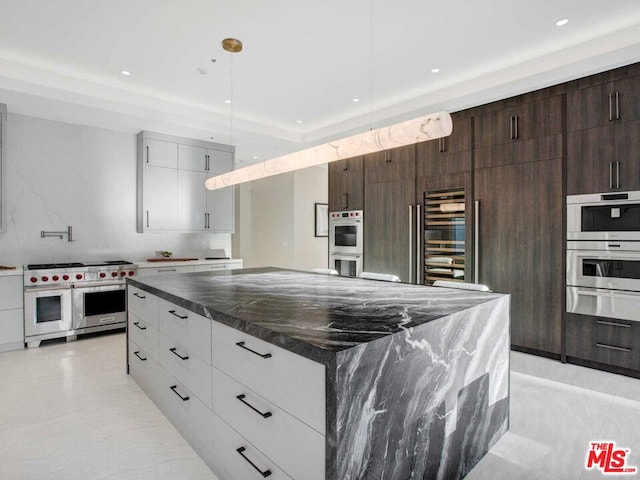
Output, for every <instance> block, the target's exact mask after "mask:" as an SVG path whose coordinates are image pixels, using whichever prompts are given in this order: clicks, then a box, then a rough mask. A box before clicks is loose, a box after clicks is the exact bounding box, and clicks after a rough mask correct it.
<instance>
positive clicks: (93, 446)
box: [0, 333, 640, 480]
mask: <svg viewBox="0 0 640 480" xmlns="http://www.w3.org/2000/svg"><path fill="white" fill-rule="evenodd" d="M124 352H125V337H124V335H123V334H121V333H116V334H110V335H103V336H97V337H85V338H81V339H80V340H79V341H77V342H73V343H68V344H67V343H64V342H57V343H43V346H42V347H41V348H39V349H32V350H22V351H18V352H9V353H3V354H0V382H1V383H0V385H1V388H0V479H2V480H14V479H15V480H32V479H33V480H35V479H37V480H49V479H51V480H53V479H65V480H90V479H91V480H93V479H98V480H103V479H118V480H121V479H122V480H129V479H130V480H134V479H135V480H145V479H153V480H164V479H167V480H182V479H189V480H199V479H203V480H204V479H207V480H216V477H215V476H214V475H213V474H212V473H211V472H210V471H209V470H208V468H207V467H206V465H205V464H204V463H203V462H202V461H201V460H200V458H199V457H198V456H197V455H196V454H195V453H194V452H193V451H192V450H191V449H190V448H189V446H188V445H187V444H186V442H185V441H184V440H183V439H182V437H181V436H180V435H179V434H178V433H177V432H176V431H175V429H174V428H173V427H172V426H171V424H170V423H169V422H168V421H167V420H166V419H165V418H164V416H163V415H162V414H161V413H160V412H159V411H158V409H157V408H156V407H155V406H154V405H153V403H152V402H151V401H150V400H149V399H148V398H147V396H146V395H145V394H144V393H143V392H142V390H140V389H139V388H138V386H137V385H136V383H135V382H134V381H133V380H132V379H131V378H130V377H129V376H128V375H125V374H124V369H125V362H124V359H125V353H124ZM593 440H613V441H615V442H616V443H617V444H618V445H619V446H623V447H627V448H630V449H631V453H630V454H629V462H628V464H630V465H634V466H638V467H640V380H636V379H631V378H627V377H622V376H619V375H613V374H608V373H604V372H598V371H596V370H590V369H587V368H582V367H578V366H574V365H562V364H561V363H559V362H555V361H552V360H547V359H544V358H539V357H534V356H530V355H525V354H521V353H512V358H511V428H510V431H509V432H508V433H507V434H506V435H505V436H504V437H503V438H502V439H501V440H500V441H499V442H498V443H497V444H496V445H495V446H494V447H493V448H492V449H491V451H490V452H489V454H488V455H487V456H486V457H485V458H484V459H483V460H482V461H481V462H480V463H479V464H478V465H477V466H476V468H475V469H474V470H473V471H472V472H471V473H470V474H469V475H468V476H467V479H469V480H485V479H486V480H489V479H491V480H499V479H509V480H518V479H522V480H525V479H526V480H534V479H535V480H555V479H558V480H569V479H576V480H581V479H591V478H611V477H604V476H603V475H602V474H600V473H599V472H596V471H587V470H585V468H584V463H585V458H586V452H587V448H588V444H589V442H590V441H593ZM622 478H640V475H636V476H633V475H632V476H624V477H622ZM239 480H245V479H239Z"/></svg>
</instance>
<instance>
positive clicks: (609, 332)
mask: <svg viewBox="0 0 640 480" xmlns="http://www.w3.org/2000/svg"><path fill="white" fill-rule="evenodd" d="M565 335H566V354H567V356H569V357H573V358H576V359H581V360H587V361H590V362H597V363H600V364H605V365H612V366H615V367H622V368H625V369H630V370H638V371H640V324H638V322H631V321H628V320H618V319H612V318H604V317H594V316H590V315H578V314H574V313H568V314H567V317H566V332H565Z"/></svg>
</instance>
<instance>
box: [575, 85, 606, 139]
mask: <svg viewBox="0 0 640 480" xmlns="http://www.w3.org/2000/svg"><path fill="white" fill-rule="evenodd" d="M613 92H614V86H613V83H603V84H601V85H596V86H593V87H589V88H583V89H580V90H575V91H573V92H569V93H567V130H568V131H569V132H571V131H575V130H584V129H585V128H592V127H600V126H604V125H607V124H609V123H610V122H611V121H612V120H613V116H614V104H613V99H612V98H611V97H610V95H611V94H613Z"/></svg>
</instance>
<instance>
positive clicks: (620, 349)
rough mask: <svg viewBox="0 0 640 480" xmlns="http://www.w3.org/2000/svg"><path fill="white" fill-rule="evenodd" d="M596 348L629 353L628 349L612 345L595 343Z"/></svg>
mask: <svg viewBox="0 0 640 480" xmlns="http://www.w3.org/2000/svg"><path fill="white" fill-rule="evenodd" d="M596 347H600V348H608V349H609V350H617V351H619V352H630V351H631V349H630V348H624V347H614V346H613V345H606V344H604V343H596Z"/></svg>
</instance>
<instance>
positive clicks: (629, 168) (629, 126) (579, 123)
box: [567, 75, 640, 195]
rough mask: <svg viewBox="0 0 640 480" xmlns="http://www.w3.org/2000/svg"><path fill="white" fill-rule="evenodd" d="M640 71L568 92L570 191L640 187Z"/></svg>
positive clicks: (570, 193) (572, 193) (573, 192)
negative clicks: (639, 74)
mask: <svg viewBox="0 0 640 480" xmlns="http://www.w3.org/2000/svg"><path fill="white" fill-rule="evenodd" d="M638 92H640V76H637V75H636V76H633V77H628V78H624V79H621V80H616V81H615V82H608V83H605V84H601V85H595V86H592V87H589V88H583V89H581V90H577V91H574V92H570V93H568V94H567V131H568V133H567V194H569V195H574V194H580V193H597V192H608V191H619V190H637V189H640V155H638V151H639V150H638V148H639V147H640V95H639V94H638Z"/></svg>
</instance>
